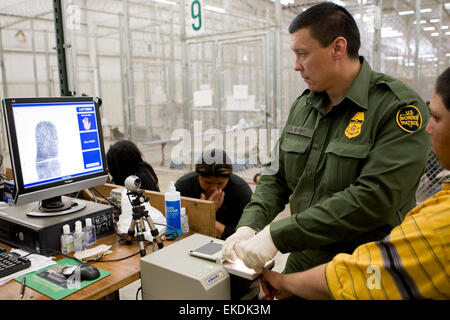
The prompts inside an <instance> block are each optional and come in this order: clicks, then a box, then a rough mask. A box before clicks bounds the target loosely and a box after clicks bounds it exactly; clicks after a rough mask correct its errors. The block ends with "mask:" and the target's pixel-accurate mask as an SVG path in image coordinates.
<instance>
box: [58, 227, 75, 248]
mask: <svg viewBox="0 0 450 320" xmlns="http://www.w3.org/2000/svg"><path fill="white" fill-rule="evenodd" d="M71 252H73V234H72V232H70V226H69V225H68V224H65V225H63V233H62V234H61V253H62V254H68V253H71Z"/></svg>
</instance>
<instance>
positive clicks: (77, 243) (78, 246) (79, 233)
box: [73, 221, 86, 252]
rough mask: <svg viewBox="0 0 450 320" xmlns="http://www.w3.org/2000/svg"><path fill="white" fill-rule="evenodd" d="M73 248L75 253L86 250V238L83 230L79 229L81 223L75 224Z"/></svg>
mask: <svg viewBox="0 0 450 320" xmlns="http://www.w3.org/2000/svg"><path fill="white" fill-rule="evenodd" d="M73 246H74V250H75V252H80V251H83V250H85V249H86V238H85V236H84V232H83V229H82V228H81V221H76V222H75V232H74V234H73Z"/></svg>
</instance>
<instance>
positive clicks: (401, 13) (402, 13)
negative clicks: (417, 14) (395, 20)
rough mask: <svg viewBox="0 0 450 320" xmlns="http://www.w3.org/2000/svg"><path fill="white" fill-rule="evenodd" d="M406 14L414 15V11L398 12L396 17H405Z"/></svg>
mask: <svg viewBox="0 0 450 320" xmlns="http://www.w3.org/2000/svg"><path fill="white" fill-rule="evenodd" d="M408 14H414V10H408V11H399V12H398V15H399V16H406V15H408Z"/></svg>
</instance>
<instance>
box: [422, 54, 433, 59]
mask: <svg viewBox="0 0 450 320" xmlns="http://www.w3.org/2000/svg"><path fill="white" fill-rule="evenodd" d="M420 57H421V58H423V59H424V58H434V54H432V53H430V54H421V55H420Z"/></svg>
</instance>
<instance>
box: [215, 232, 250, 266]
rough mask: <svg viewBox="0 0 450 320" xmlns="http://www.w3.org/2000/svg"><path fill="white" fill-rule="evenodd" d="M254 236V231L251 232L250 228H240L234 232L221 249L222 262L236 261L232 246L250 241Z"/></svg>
mask: <svg viewBox="0 0 450 320" xmlns="http://www.w3.org/2000/svg"><path fill="white" fill-rule="evenodd" d="M254 235H255V230H253V229H252V228H250V227H245V226H244V227H240V228H238V229H237V230H236V232H235V233H233V234H232V235H231V236H229V237H228V238H227V239H226V240H225V243H224V244H223V247H222V258H223V259H224V260H228V261H231V262H233V261H236V260H238V258H237V256H236V253H235V251H234V245H235V244H236V243H237V242H238V241H242V240H247V239H250V238H251V237H253V236H254Z"/></svg>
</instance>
